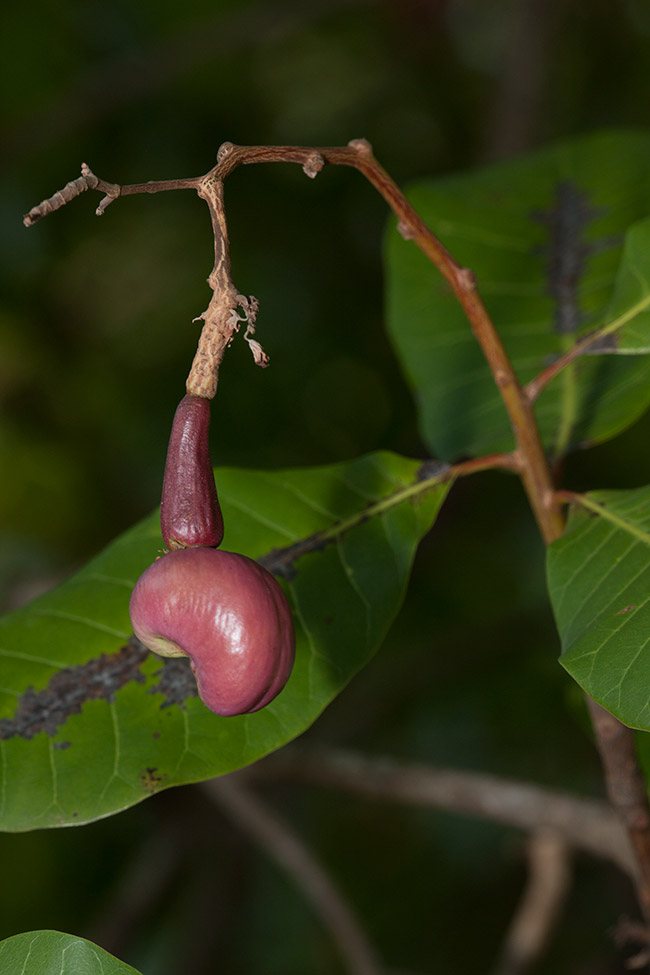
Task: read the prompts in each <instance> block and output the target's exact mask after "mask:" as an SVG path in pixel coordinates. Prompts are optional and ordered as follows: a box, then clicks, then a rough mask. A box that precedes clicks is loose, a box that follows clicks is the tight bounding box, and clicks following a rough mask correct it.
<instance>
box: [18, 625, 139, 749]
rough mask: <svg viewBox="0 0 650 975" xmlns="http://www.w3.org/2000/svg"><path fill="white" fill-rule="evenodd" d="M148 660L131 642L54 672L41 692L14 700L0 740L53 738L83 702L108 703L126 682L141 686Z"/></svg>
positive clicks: (76, 712)
mask: <svg viewBox="0 0 650 975" xmlns="http://www.w3.org/2000/svg"><path fill="white" fill-rule="evenodd" d="M148 656H149V652H148V651H147V650H146V648H145V647H143V646H142V644H141V643H140V642H139V641H138V640H136V639H135V638H133V639H132V640H130V641H129V643H127V644H126V645H125V646H123V647H121V648H120V649H119V650H118V651H117V653H111V654H105V653H104V654H102V655H101V656H100V657H96V658H94V659H92V660H89V661H88V662H87V663H85V664H79V665H78V666H76V667H66V668H64V669H63V670H60V671H58V672H57V673H56V674H54V676H53V677H51V678H50V680H49V681H48V683H47V686H46V687H45V688H43V690H42V691H35V690H34V688H33V687H28V688H27V690H26V691H25V693H24V694H23V695H22V696H21V697H20V698H19V699H18V706H17V707H16V710H15V712H14V716H13V718H1V719H0V740H7V739H8V738H14V737H16V736H20V737H21V738H27V739H30V738H33V737H34V735H38V734H41V733H42V732H45V733H46V734H48V735H55V734H56V733H57V731H58V729H59V728H60V727H61V725H63V724H65V722H66V721H67V720H68V718H69V717H70V716H71V715H73V714H79V713H80V712H81V708H82V706H83V704H85V702H86V701H94V700H98V699H103V700H105V701H112V700H113V698H114V696H115V694H116V692H117V691H119V690H120V688H121V687H124V685H125V684H128V683H129V681H137V682H138V683H140V684H142V683H144V680H145V677H144V674H142V673H141V671H140V668H141V666H142V664H143V663H144V661H145V660H146V659H147V657H148Z"/></svg>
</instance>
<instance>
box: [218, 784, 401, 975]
mask: <svg viewBox="0 0 650 975" xmlns="http://www.w3.org/2000/svg"><path fill="white" fill-rule="evenodd" d="M238 778H239V776H238V775H229V776H224V777H222V778H220V779H213V780H212V781H210V782H206V783H205V784H204V786H203V788H204V790H205V792H206V793H207V795H208V796H209V797H210V798H211V799H212V801H213V802H216V804H217V805H218V806H219V808H220V809H221V810H222V811H223V812H224V813H225V814H226V815H227V816H228V818H229V819H231V820H232V821H233V823H234V825H235V826H236V827H237V828H238V829H242V830H244V832H246V833H247V834H248V835H249V836H250V837H251V839H253V840H254V841H255V842H256V843H257V844H258V845H259V846H260V847H261V848H262V850H263V851H264V852H265V853H266V855H267V856H268V857H270V859H272V860H275V862H276V863H277V864H278V865H279V866H280V867H281V868H282V869H283V870H285V871H286V872H287V873H288V874H289V876H290V877H291V878H292V880H293V881H294V882H295V883H296V885H297V886H298V888H299V889H300V890H302V891H303V893H304V894H305V896H306V897H307V898H308V900H309V901H310V902H311V904H312V907H313V908H314V909H315V911H316V912H317V914H318V915H319V917H320V919H321V921H322V922H323V924H324V925H325V926H326V927H327V928H328V930H329V932H330V934H331V936H332V938H333V940H334V941H335V942H336V944H337V946H338V949H339V951H340V953H341V956H342V957H343V959H344V961H345V964H346V966H347V969H348V971H349V972H350V975H382V972H383V968H382V966H381V964H380V962H379V959H378V956H377V953H376V951H375V949H374V948H373V947H372V945H371V944H370V942H369V940H368V938H367V937H366V934H365V932H364V931H363V928H362V927H361V925H360V923H359V921H358V920H357V918H356V916H355V914H354V912H353V910H352V908H351V907H350V905H349V904H348V903H347V901H346V899H345V896H344V895H343V893H342V892H341V891H340V890H339V889H338V887H337V886H336V885H335V883H334V881H333V880H332V878H331V877H330V876H329V875H328V874H327V873H326V872H325V870H324V869H323V867H322V866H321V864H320V863H319V862H318V861H317V860H316V858H315V857H314V855H313V854H312V853H311V852H310V850H309V849H308V848H307V846H306V845H305V844H304V843H303V842H302V840H301V839H299V837H298V836H297V835H296V833H295V832H294V831H293V830H292V829H291V828H290V827H289V826H288V825H287V824H286V823H285V822H283V821H282V820H281V818H280V817H279V816H278V815H277V813H275V812H274V811H272V810H271V809H270V808H269V807H268V806H267V805H266V803H265V802H263V801H262V800H261V799H260V798H259V797H258V796H256V795H254V794H253V793H252V792H251V791H250V790H248V789H246V788H245V787H244V786H242V785H241V784H240V782H239V781H238Z"/></svg>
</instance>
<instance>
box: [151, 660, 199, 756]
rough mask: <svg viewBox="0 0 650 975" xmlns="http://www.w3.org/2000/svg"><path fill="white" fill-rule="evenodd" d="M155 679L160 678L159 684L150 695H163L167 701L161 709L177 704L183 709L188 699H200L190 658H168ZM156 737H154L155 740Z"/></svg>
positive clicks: (155, 685) (154, 686)
mask: <svg viewBox="0 0 650 975" xmlns="http://www.w3.org/2000/svg"><path fill="white" fill-rule="evenodd" d="M154 677H159V678H160V679H159V681H158V683H157V684H153V685H152V686H151V687H150V688H149V690H148V691H147V693H148V694H163V695H164V697H165V700H164V701H163V703H162V704H161V705H160V707H161V708H168V707H171V705H172V704H177V705H178V707H180V708H182V707H183V706H184V704H185V701H186V700H187V699H188V697H198V694H199V692H198V690H197V687H196V680H195V679H194V674H193V673H192V670H191V667H190V661H189V657H166V658H165V659H164V660H163V661H162V667H161V668H160V670H157V671H156V672H155V674H154ZM155 737H156V735H154V738H155Z"/></svg>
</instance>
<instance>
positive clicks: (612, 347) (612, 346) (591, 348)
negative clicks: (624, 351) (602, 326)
mask: <svg viewBox="0 0 650 975" xmlns="http://www.w3.org/2000/svg"><path fill="white" fill-rule="evenodd" d="M619 344H620V343H619V337H618V335H615V334H614V332H610V334H609V335H601V336H600V338H597V339H594V341H593V342H590V343H589V345H588V346H587V348H586V349H585V355H607V354H608V353H609V354H614V353H616V352H617V351H618V347H619Z"/></svg>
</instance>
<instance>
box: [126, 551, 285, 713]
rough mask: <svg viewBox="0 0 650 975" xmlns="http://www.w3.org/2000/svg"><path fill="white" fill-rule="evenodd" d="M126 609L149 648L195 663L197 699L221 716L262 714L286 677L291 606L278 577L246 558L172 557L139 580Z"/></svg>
mask: <svg viewBox="0 0 650 975" xmlns="http://www.w3.org/2000/svg"><path fill="white" fill-rule="evenodd" d="M129 609H130V613H131V622H132V624H133V629H134V632H135V634H136V636H137V637H138V639H139V640H140V641H141V642H142V643H143V644H144V645H145V646H146V647H148V648H149V649H150V650H153V651H154V652H155V653H158V654H161V655H162V656H168V657H177V656H188V657H189V658H190V663H191V667H192V670H193V672H194V675H195V677H196V682H197V686H198V691H199V696H200V697H201V700H202V701H203V703H204V704H205V705H206V706H207V707H208V708H210V710H211V711H214V712H215V713H216V714H220V715H235V714H247V713H250V712H252V711H257V710H259V709H260V708H263V707H264V706H265V705H266V704H268V703H269V702H270V701H272V700H273V698H274V697H276V695H277V694H279V693H280V691H281V690H282V688H283V687H284V685H285V684H286V682H287V680H288V678H289V674H290V673H291V669H292V666H293V661H294V652H295V635H294V627H293V619H292V616H291V610H290V608H289V604H288V602H287V599H286V596H285V595H284V592H283V591H282V588H281V587H280V585H279V583H278V582H276V580H275V579H274V578H273V576H272V575H271V574H270V573H269V572H267V570H266V569H264V568H263V567H262V566H261V565H259V564H258V563H257V562H254V561H253V560H252V559H249V558H247V557H246V556H245V555H237V554H235V553H233V552H223V551H220V550H218V549H216V548H206V547H195V548H185V549H181V550H178V551H173V552H169V553H167V554H166V555H163V556H162V557H161V558H159V559H157V560H156V561H155V562H154V563H153V564H152V565H150V566H149V568H148V569H146V570H145V572H144V573H143V574H142V575H141V576H140V578H139V579H138V582H137V583H136V586H135V588H134V590H133V593H132V595H131V602H130V607H129Z"/></svg>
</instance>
